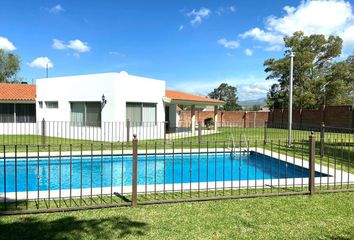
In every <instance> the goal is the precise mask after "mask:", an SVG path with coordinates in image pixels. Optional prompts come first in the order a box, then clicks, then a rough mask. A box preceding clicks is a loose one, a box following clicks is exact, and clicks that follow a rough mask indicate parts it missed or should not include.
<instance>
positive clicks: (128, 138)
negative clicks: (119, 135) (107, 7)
mask: <svg viewBox="0 0 354 240" xmlns="http://www.w3.org/2000/svg"><path fill="white" fill-rule="evenodd" d="M129 141H130V121H129V120H127V144H128V145H129Z"/></svg>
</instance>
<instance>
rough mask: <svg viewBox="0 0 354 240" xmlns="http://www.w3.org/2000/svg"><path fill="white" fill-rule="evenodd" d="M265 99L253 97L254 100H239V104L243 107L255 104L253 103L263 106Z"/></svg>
mask: <svg viewBox="0 0 354 240" xmlns="http://www.w3.org/2000/svg"><path fill="white" fill-rule="evenodd" d="M265 100H266V99H265V98H258V99H253V100H245V101H239V104H240V105H241V106H242V107H247V106H253V105H261V106H263V105H264V104H265Z"/></svg>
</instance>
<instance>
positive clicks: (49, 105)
mask: <svg viewBox="0 0 354 240" xmlns="http://www.w3.org/2000/svg"><path fill="white" fill-rule="evenodd" d="M45 106H46V108H58V102H56V101H48V102H45Z"/></svg>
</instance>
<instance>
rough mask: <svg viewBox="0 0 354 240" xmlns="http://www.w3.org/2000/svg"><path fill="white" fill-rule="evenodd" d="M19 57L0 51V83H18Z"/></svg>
mask: <svg viewBox="0 0 354 240" xmlns="http://www.w3.org/2000/svg"><path fill="white" fill-rule="evenodd" d="M19 70H20V57H19V56H17V55H16V54H13V53H8V52H5V51H4V50H3V49H0V83H12V82H19V81H20V78H18V77H17V73H18V71H19Z"/></svg>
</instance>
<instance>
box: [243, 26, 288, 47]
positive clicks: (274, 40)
mask: <svg viewBox="0 0 354 240" xmlns="http://www.w3.org/2000/svg"><path fill="white" fill-rule="evenodd" d="M241 37H242V38H247V37H252V38H254V39H256V40H259V41H261V42H266V43H268V44H270V45H279V44H283V37H282V35H280V34H277V33H272V32H265V31H263V30H261V29H259V28H252V29H251V30H249V31H247V32H245V33H243V34H241Z"/></svg>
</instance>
